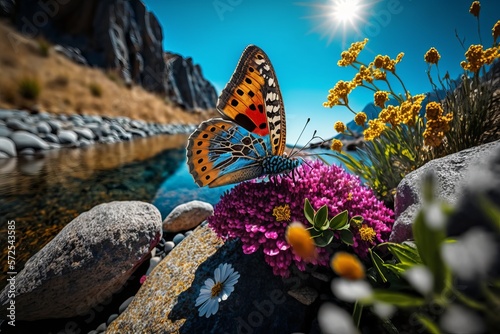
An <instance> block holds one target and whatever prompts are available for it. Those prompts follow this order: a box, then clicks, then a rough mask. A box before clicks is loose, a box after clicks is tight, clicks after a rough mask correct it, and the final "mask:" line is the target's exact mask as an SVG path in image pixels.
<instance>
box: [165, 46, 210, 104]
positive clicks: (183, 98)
mask: <svg viewBox="0 0 500 334" xmlns="http://www.w3.org/2000/svg"><path fill="white" fill-rule="evenodd" d="M164 57H165V63H166V66H167V70H166V76H165V84H166V89H167V96H168V97H169V98H170V99H171V100H172V101H173V102H175V103H177V104H179V105H181V106H183V107H185V108H186V109H208V108H215V103H216V102H217V92H216V91H215V88H214V86H212V84H211V83H210V82H208V81H207V80H206V79H205V78H204V77H203V74H202V73H201V67H200V66H199V65H194V64H193V60H192V59H191V58H183V57H182V56H180V55H178V54H174V53H170V52H166V53H165V56H164Z"/></svg>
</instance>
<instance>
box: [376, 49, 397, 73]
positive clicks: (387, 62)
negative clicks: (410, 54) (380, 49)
mask: <svg viewBox="0 0 500 334" xmlns="http://www.w3.org/2000/svg"><path fill="white" fill-rule="evenodd" d="M403 55H404V54H401V53H400V54H399V55H398V56H397V58H396V59H391V58H390V57H389V56H382V55H378V56H376V57H375V59H374V60H373V65H374V66H375V67H376V68H379V69H380V68H383V69H384V70H386V71H389V72H392V73H394V72H395V71H396V64H397V63H398V62H399V61H400V60H401V58H403Z"/></svg>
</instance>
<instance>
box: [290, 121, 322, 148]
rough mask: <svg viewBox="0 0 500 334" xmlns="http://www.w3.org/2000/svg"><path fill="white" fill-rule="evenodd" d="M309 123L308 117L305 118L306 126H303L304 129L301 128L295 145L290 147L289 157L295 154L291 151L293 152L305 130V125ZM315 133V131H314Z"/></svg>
mask: <svg viewBox="0 0 500 334" xmlns="http://www.w3.org/2000/svg"><path fill="white" fill-rule="evenodd" d="M310 121H311V118H310V117H308V118H307V121H306V124H305V125H304V127H303V128H302V131H300V135H299V137H298V138H297V141H296V142H295V144H294V145H293V147H292V151H291V153H290V156H293V155H294V154H295V153H294V152H293V150H295V148H296V147H297V144H298V143H299V140H300V137H302V134H303V133H304V130H305V129H306V127H307V124H309V122H310ZM315 132H316V131H315Z"/></svg>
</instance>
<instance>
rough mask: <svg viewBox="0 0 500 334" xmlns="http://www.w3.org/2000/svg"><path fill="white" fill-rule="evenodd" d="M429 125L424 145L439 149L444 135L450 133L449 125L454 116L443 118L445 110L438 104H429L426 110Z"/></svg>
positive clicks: (449, 114) (450, 114)
mask: <svg viewBox="0 0 500 334" xmlns="http://www.w3.org/2000/svg"><path fill="white" fill-rule="evenodd" d="M425 117H426V118H427V124H426V128H425V131H424V134H423V136H424V144H425V145H428V146H433V147H437V146H439V145H441V143H442V141H443V138H444V135H445V134H446V132H448V131H450V125H449V123H450V122H451V120H452V119H453V114H452V113H448V114H446V115H444V116H443V108H442V107H441V104H440V103H438V102H429V104H427V107H426V108H425Z"/></svg>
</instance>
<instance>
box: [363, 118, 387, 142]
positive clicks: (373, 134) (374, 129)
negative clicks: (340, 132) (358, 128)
mask: <svg viewBox="0 0 500 334" xmlns="http://www.w3.org/2000/svg"><path fill="white" fill-rule="evenodd" d="M386 128H387V126H386V125H385V122H383V121H381V120H379V119H372V120H369V121H368V129H366V130H365V131H363V135H364V137H365V140H373V139H375V138H378V137H380V135H381V134H382V132H384V130H385V129H386Z"/></svg>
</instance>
